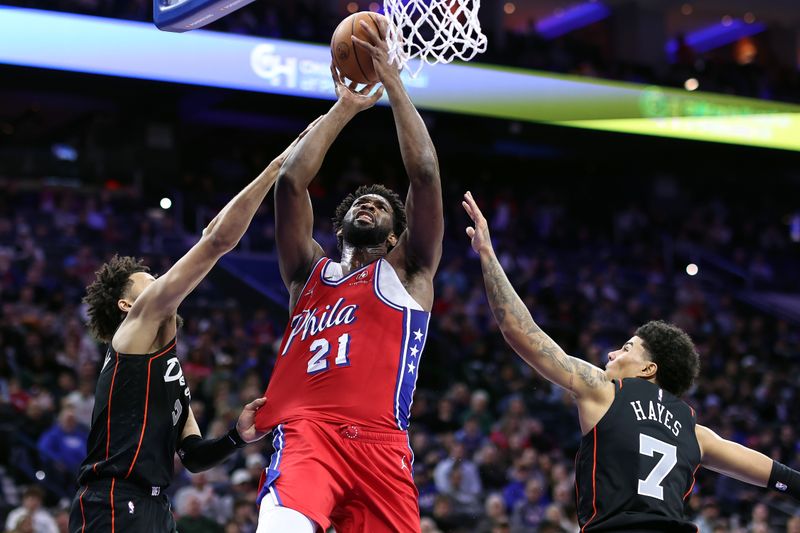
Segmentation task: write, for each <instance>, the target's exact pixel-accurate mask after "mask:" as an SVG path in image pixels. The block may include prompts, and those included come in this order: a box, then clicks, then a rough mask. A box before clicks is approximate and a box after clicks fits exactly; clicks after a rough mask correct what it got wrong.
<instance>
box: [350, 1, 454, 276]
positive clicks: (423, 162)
mask: <svg viewBox="0 0 800 533" xmlns="http://www.w3.org/2000/svg"><path fill="white" fill-rule="evenodd" d="M378 20H379V27H378V30H379V31H380V33H378V31H376V29H375V27H374V26H372V25H370V24H367V23H366V22H364V21H361V26H362V28H363V29H364V30H365V31H366V33H367V35H368V36H369V42H366V41H363V40H361V39H359V38H357V37H353V42H354V43H355V44H356V46H359V47H360V48H362V49H364V50H367V51H368V52H369V53H370V55H371V56H372V62H373V64H374V65H375V73H376V74H377V75H378V77H379V79H380V80H381V83H383V86H384V87H386V92H387V94H388V95H389V102H390V103H391V106H392V113H393V114H394V122H395V126H396V128H397V138H398V141H399V142H400V153H401V155H402V156H403V164H404V165H405V169H406V173H407V174H408V178H409V181H410V182H411V185H410V187H409V190H408V196H407V197H406V215H407V217H408V229H407V230H406V232H405V234H404V235H402V236H400V242H399V243H398V246H397V251H398V252H400V253H405V254H407V255H408V257H407V258H406V264H408V265H409V266H410V267H411V268H413V269H422V270H425V271H427V272H428V273H429V274H430V277H431V278H432V277H433V274H434V273H435V272H436V269H437V267H438V266H439V260H440V259H441V257H442V238H443V236H444V215H443V208H442V184H441V180H440V178H439V160H438V158H437V156H436V149H435V148H434V146H433V141H432V140H431V137H430V135H429V133H428V129H427V128H426V127H425V122H423V120H422V117H420V115H419V113H418V112H417V109H416V108H415V107H414V104H413V103H412V102H411V98H409V96H408V93H407V92H406V89H405V87H404V86H403V82H402V80H401V79H400V72H399V71H398V70H397V67H395V66H394V65H391V64H389V60H388V45H387V44H386V40H385V36H386V25H387V22H386V19H384V18H383V17H379V18H378Z"/></svg>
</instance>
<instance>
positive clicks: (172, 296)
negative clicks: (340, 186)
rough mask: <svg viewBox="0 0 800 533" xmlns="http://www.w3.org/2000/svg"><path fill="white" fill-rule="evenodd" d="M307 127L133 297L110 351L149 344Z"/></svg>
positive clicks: (233, 236)
mask: <svg viewBox="0 0 800 533" xmlns="http://www.w3.org/2000/svg"><path fill="white" fill-rule="evenodd" d="M313 126H314V123H312V124H311V125H309V127H308V128H307V129H306V130H305V131H304V132H303V133H301V134H300V136H299V137H298V138H297V139H295V141H294V142H292V144H291V145H289V147H287V148H286V150H284V152H283V153H282V154H281V155H279V156H278V157H276V158H275V159H274V160H273V161H272V162H271V163H270V164H269V165H268V166H267V168H266V169H264V171H263V172H261V174H259V176H258V177H257V178H256V179H254V180H253V181H252V182H250V184H249V185H247V187H245V188H244V189H243V190H242V191H241V192H240V193H239V194H237V195H236V197H234V198H233V199H232V200H231V201H230V202H228V204H227V205H226V206H225V207H224V208H223V209H222V210H221V211H220V212H219V214H217V216H216V217H214V219H213V220H212V221H211V222H210V223H209V224H208V226H207V227H206V228H205V229H204V230H203V235H202V237H200V240H199V241H198V242H197V243H196V244H195V245H194V246H192V248H191V249H190V250H189V251H188V252H186V254H185V255H184V256H183V257H181V258H180V259H179V260H178V261H177V262H176V263H175V264H174V265H173V266H172V268H170V269H169V270H168V271H167V272H166V273H164V274H163V275H162V276H161V277H159V278H158V279H157V280H155V281H154V282H153V283H152V284H150V285H149V286H148V287H147V288H146V289H145V290H144V291H143V292H142V294H141V295H139V297H138V298H137V299H136V301H135V302H134V304H133V306H132V307H131V309H130V311H129V312H128V316H127V317H126V319H125V321H124V322H123V325H122V326H121V327H120V329H119V330H118V331H117V333H116V334H115V335H114V341H113V345H114V347H115V349H117V350H120V351H124V352H132V353H142V350H144V351H146V350H148V349H149V348H150V345H151V343H152V342H153V340H155V337H156V335H157V334H158V331H159V328H160V326H161V324H162V323H163V322H164V320H165V319H166V318H168V317H170V316H174V315H175V313H176V311H177V309H178V306H179V305H180V303H181V302H182V301H183V299H184V298H186V296H187V295H188V294H189V293H190V292H191V291H192V290H193V289H194V288H195V287H196V286H197V285H198V284H199V283H200V281H201V280H202V279H203V278H204V277H205V276H206V274H208V272H209V271H210V270H211V268H212V267H213V266H214V264H215V263H216V262H217V260H219V258H220V257H222V256H223V255H224V254H225V253H227V252H228V251H230V250H232V249H233V248H234V247H236V245H237V244H238V242H239V240H240V239H241V238H242V235H244V232H245V230H246V229H247V227H248V226H249V225H250V221H251V220H252V219H253V216H254V215H255V212H256V210H257V209H258V207H259V206H260V205H261V202H262V201H263V200H264V197H265V196H266V194H267V192H268V191H269V189H270V188H271V187H272V184H273V183H275V180H276V178H277V176H278V171H279V170H280V168H281V165H282V164H283V162H284V160H285V159H286V156H287V155H288V154H289V153H291V151H292V150H293V149H294V147H295V145H296V143H297V141H298V140H299V139H300V138H302V136H303V135H304V134H305V133H307V132H308V131H309V129H311V128H312V127H313Z"/></svg>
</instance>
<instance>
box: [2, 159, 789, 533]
mask: <svg viewBox="0 0 800 533" xmlns="http://www.w3.org/2000/svg"><path fill="white" fill-rule="evenodd" d="M367 167H368V165H364V164H362V163H359V161H358V160H357V159H353V160H350V162H349V163H347V164H346V165H345V166H344V170H343V171H341V172H337V173H336V175H335V176H328V175H323V176H322V177H321V178H320V179H319V180H317V181H316V182H315V183H314V186H313V187H312V189H311V193H312V197H313V201H314V204H315V211H316V212H317V215H318V216H317V217H316V229H315V237H316V238H317V240H318V241H319V242H320V243H321V244H322V245H323V247H324V248H325V249H326V250H327V252H328V253H329V255H331V256H333V257H338V254H337V252H336V241H335V238H334V235H333V231H332V227H331V223H330V221H329V220H328V219H327V217H326V215H332V214H333V211H334V207H335V205H336V204H337V203H338V202H339V200H340V199H341V198H342V197H343V196H344V194H345V193H346V192H349V191H350V190H352V189H353V188H355V187H356V186H357V185H358V184H361V183H364V182H367V181H370V180H371V177H370V175H371V172H369V171H367V170H366V168H367ZM369 168H372V167H369ZM443 168H444V171H443V172H444V176H443V179H444V183H445V208H446V218H447V224H446V226H447V232H446V236H445V244H444V251H445V254H444V258H443V261H442V264H441V267H440V270H439V273H438V275H437V277H436V280H435V285H436V300H435V303H434V309H433V319H432V321H431V328H432V329H431V337H430V340H429V342H428V345H427V347H426V353H425V354H424V357H423V359H424V361H423V362H422V367H423V371H422V373H421V375H420V382H419V384H418V388H417V392H416V395H415V400H414V403H413V407H412V425H411V444H412V447H413V449H414V452H415V462H414V478H415V481H416V484H417V486H418V488H419V493H420V499H419V502H420V509H421V513H422V528H423V531H424V532H426V533H434V532H454V533H459V532H464V533H466V532H485V533H500V532H523V531H540V532H575V531H578V527H577V521H576V515H575V492H574V462H573V461H574V455H575V451H576V449H577V445H578V442H579V438H580V432H579V425H578V421H577V417H576V411H575V407H574V405H573V403H572V400H571V398H570V397H569V395H568V394H565V393H564V392H563V391H562V390H560V389H558V388H556V387H551V386H550V385H549V384H548V383H546V382H545V381H544V380H542V379H541V378H539V377H538V376H536V374H535V373H534V372H533V371H532V370H531V369H530V368H528V367H527V366H525V365H524V364H523V363H521V361H520V360H519V359H518V358H517V357H516V355H515V354H513V352H511V351H510V349H509V348H508V347H507V346H506V344H505V343H504V341H503V339H502V337H501V336H500V335H499V334H498V331H497V329H496V326H495V324H494V321H493V320H492V319H491V315H490V311H489V309H488V307H487V305H486V301H485V296H484V293H483V285H482V282H481V278H480V268H479V264H478V262H477V260H476V258H475V256H474V254H472V252H471V251H470V248H469V245H468V243H467V241H466V239H465V238H464V235H463V228H464V226H465V225H466V218H465V216H464V215H463V213H462V212H461V207H460V203H459V198H460V194H461V193H462V192H463V190H462V189H463V188H464V187H467V186H469V187H470V188H471V190H472V191H473V193H474V194H475V196H476V198H477V199H478V201H479V202H480V204H481V205H482V206H483V207H484V210H485V213H486V215H487V217H488V219H489V221H490V225H491V229H492V231H493V237H494V239H495V246H496V249H497V252H498V255H499V257H500V260H501V262H502V264H503V265H504V267H505V268H506V270H507V272H508V274H509V277H510V279H511V281H512V283H513V284H514V286H515V287H516V288H517V289H518V290H519V292H520V294H521V295H522V297H523V299H524V300H525V303H526V304H527V305H528V307H529V308H530V309H531V310H532V313H533V316H534V318H535V319H536V320H537V322H538V323H539V324H540V325H541V326H542V327H543V329H545V330H546V331H547V332H549V333H550V334H551V336H553V337H554V338H555V339H556V340H557V341H558V342H559V343H560V344H561V345H562V346H563V347H564V348H565V349H566V350H567V351H568V352H570V353H572V354H575V355H578V356H581V357H583V358H585V359H587V360H589V361H591V362H593V363H595V364H597V365H600V366H602V365H603V364H604V361H605V358H606V354H607V353H608V351H610V350H612V349H615V348H617V347H618V346H619V345H621V344H622V343H623V342H625V340H627V339H628V338H629V337H630V335H631V334H632V332H633V330H634V329H635V328H636V327H637V326H638V325H640V324H641V323H643V322H645V321H647V320H649V319H655V318H663V319H667V320H670V321H672V322H674V323H676V324H678V325H680V326H681V327H682V328H684V329H685V330H686V331H688V332H689V333H690V334H691V335H692V337H693V339H694V340H695V342H696V343H697V346H698V349H699V351H700V354H701V358H702V374H701V378H700V380H699V382H698V384H697V386H696V387H695V388H693V389H692V390H691V391H690V393H689V397H688V398H687V400H688V401H689V402H690V403H691V404H692V405H693V406H694V408H695V409H696V411H697V412H698V417H699V422H700V423H703V424H707V425H709V426H710V427H712V428H713V429H715V430H717V431H718V432H719V433H720V434H721V435H723V436H724V437H726V438H729V439H732V440H735V441H737V442H740V443H742V444H744V445H747V446H750V447H752V448H755V449H758V450H761V451H763V452H764V453H767V454H768V455H770V456H771V457H773V458H775V459H777V460H780V461H782V462H783V463H785V464H787V465H790V466H792V467H794V468H800V455H799V454H798V451H800V450H799V449H798V436H797V432H796V429H795V428H797V427H798V422H800V420H798V419H799V418H800V415H799V414H798V413H796V412H795V409H794V406H796V405H797V403H798V399H799V398H798V392H799V391H800V380H798V376H800V372H798V371H799V370H800V368H799V367H800V334H798V332H797V328H796V324H792V323H791V322H789V321H788V320H787V319H786V318H784V317H782V316H781V315H780V314H778V315H771V314H764V313H761V312H758V311H756V310H754V309H753V308H752V307H750V306H749V305H747V304H746V303H743V302H742V301H741V300H740V299H738V298H737V297H736V296H737V294H738V293H739V291H742V290H754V289H755V290H758V289H768V290H772V291H776V290H794V291H796V290H797V289H798V284H800V280H798V279H797V277H796V276H795V275H792V274H791V273H792V272H796V271H797V267H798V263H800V254H799V253H798V251H799V250H800V248H798V242H797V241H798V240H800V235H797V236H796V237H797V238H796V239H795V235H794V234H793V233H791V231H790V230H789V227H788V226H787V223H786V222H787V221H786V220H785V219H784V216H785V215H786V212H784V211H781V207H780V206H781V205H782V204H781V200H780V199H776V198H775V195H774V191H771V190H769V189H764V191H763V192H762V194H761V195H760V196H759V195H758V194H753V193H752V191H751V190H737V189H736V188H725V187H718V188H715V191H716V192H715V194H713V195H708V196H707V197H706V196H705V195H703V194H698V193H697V191H696V190H695V189H693V185H692V184H691V183H688V182H686V181H682V180H679V179H677V178H672V177H669V176H664V175H660V176H657V177H655V176H654V177H652V179H648V180H645V181H647V183H648V184H649V185H648V186H647V187H645V188H644V189H642V188H633V187H631V188H629V189H626V188H625V187H616V188H614V189H615V190H614V192H613V194H614V196H613V198H612V197H611V196H609V195H610V194H611V193H610V192H609V191H608V190H607V191H606V192H605V195H606V196H600V195H599V194H594V193H593V191H592V190H591V187H592V185H591V184H590V183H588V182H585V181H581V179H579V178H575V179H574V180H567V181H566V182H565V181H564V180H559V179H555V180H551V181H547V180H545V179H544V178H540V179H539V181H538V183H537V184H536V185H535V188H534V186H533V185H532V184H528V185H526V184H525V183H526V182H524V181H523V180H521V179H519V180H517V181H516V183H517V185H516V186H515V187H514V188H510V187H505V188H497V187H496V186H495V185H493V183H492V180H491V178H490V177H484V178H483V179H481V178H477V179H474V180H473V181H472V182H469V183H466V182H459V181H458V180H457V177H460V176H467V175H469V174H468V172H466V171H462V170H458V171H457V170H455V169H449V168H448V165H447V164H445V165H444V166H443ZM372 170H376V169H374V168H372ZM384 170H385V169H381V170H380V173H381V175H382V176H383V177H384V178H385V179H386V180H387V181H388V183H387V184H388V185H391V186H394V187H395V188H396V189H397V190H399V191H401V192H402V190H403V188H404V187H405V185H404V180H403V179H401V178H398V177H394V176H396V175H397V173H396V172H395V173H394V174H392V173H390V172H388V171H387V172H384ZM469 170H471V171H475V170H476V169H474V168H473V169H469ZM517 172H518V173H520V172H521V171H517ZM517 177H520V176H517ZM506 178H507V180H508V181H507V183H512V182H515V179H516V178H515V176H514V175H513V174H511V175H508V176H506ZM459 179H460V178H459ZM464 179H465V180H466V178H464ZM232 187H233V185H232V184H231V183H227V184H222V183H220V184H217V186H216V188H214V186H211V189H209V190H206V191H205V192H204V193H202V194H201V192H202V188H197V187H194V188H191V187H188V186H187V187H184V188H183V190H185V191H189V190H194V191H195V192H194V193H193V194H192V195H189V194H187V195H186V196H184V197H183V198H182V199H176V200H180V202H177V203H181V205H183V209H184V211H188V212H192V213H195V212H201V211H203V210H205V211H208V212H210V213H211V214H213V212H214V210H215V209H217V208H219V207H220V206H221V202H224V201H225V200H227V198H229V197H230V196H231V195H232V193H233V192H234V191H233V190H232V189H231V188H232ZM698 187H699V186H698ZM228 189H231V190H228ZM574 190H583V191H584V193H585V194H583V195H575V194H574ZM198 191H200V192H198ZM151 200H152V199H147V198H144V197H143V196H142V194H141V192H140V191H139V190H138V189H136V188H135V187H131V188H127V187H113V188H106V189H103V190H98V189H90V188H76V187H64V186H59V185H46V184H42V183H41V182H30V181H22V180H16V181H8V182H0V349H2V351H3V357H0V516H5V518H4V524H5V529H6V531H9V532H11V531H14V532H17V531H19V532H23V531H34V532H37V533H38V532H50V531H66V529H65V524H66V520H67V513H66V509H67V508H68V505H69V499H70V498H71V497H72V495H73V494H74V490H75V488H76V486H75V474H76V471H77V468H78V465H79V464H80V461H81V460H82V458H83V456H84V453H85V446H86V436H87V428H88V425H89V423H90V419H91V412H92V407H93V391H94V387H95V380H96V376H97V373H98V371H99V367H100V363H101V360H102V356H103V353H104V350H105V347H104V346H100V345H98V344H97V343H95V342H94V341H93V340H92V339H91V338H89V336H88V334H87V331H86V328H85V326H84V319H85V310H84V309H83V307H82V305H81V303H80V299H81V297H82V295H83V290H84V287H85V286H86V284H87V283H89V282H90V281H91V280H92V278H93V273H94V272H95V270H96V269H97V268H98V266H99V265H100V264H101V263H102V262H103V261H104V260H105V259H106V258H108V257H109V256H110V255H111V254H113V253H114V252H119V253H122V254H134V255H137V256H143V257H145V258H146V260H147V263H148V264H149V265H150V266H151V267H152V269H153V271H154V272H163V271H164V270H165V269H167V268H168V267H169V265H170V264H171V262H172V261H174V260H175V259H176V258H177V257H179V256H180V255H181V254H182V253H183V251H185V249H186V248H187V247H188V246H190V245H191V244H192V242H193V241H194V239H196V234H197V230H198V229H202V228H193V227H185V226H186V225H185V224H184V222H183V219H181V218H180V217H177V216H175V215H174V214H173V213H172V212H171V211H167V210H160V209H155V210H154V209H150V206H151V205H153V204H152V201H151ZM786 201H789V199H786ZM776 202H777V204H778V205H777V206H776ZM242 247H243V248H245V249H246V251H247V252H248V255H254V256H257V257H263V265H262V268H263V269H275V270H276V269H277V266H276V264H275V262H274V255H272V253H273V252H274V220H273V215H272V208H271V202H270V201H267V202H265V204H264V206H263V207H262V209H261V211H260V212H259V214H258V215H257V216H256V218H255V220H254V222H253V225H252V226H251V228H250V230H249V231H248V234H247V238H246V239H245V242H244V243H243V245H242ZM698 250H702V251H703V255H702V256H700V258H699V259H696V258H695V256H696V254H697V253H698ZM690 260H695V261H696V262H697V264H698V265H699V269H700V270H699V273H698V275H697V276H694V277H693V276H689V275H688V274H687V273H686V271H685V269H684V267H685V265H686V263H687V262H688V261H690ZM220 268H221V267H218V268H217V269H216V271H219V270H220ZM216 271H215V272H216ZM266 277H267V276H266V275H265V278H266ZM273 278H275V276H273ZM273 278H269V280H272V281H269V280H268V283H273V282H274V279H273ZM225 283H226V281H225V280H223V279H221V278H220V277H219V276H218V275H217V274H215V273H212V275H211V276H210V277H209V279H208V280H206V281H205V282H203V283H202V284H201V285H200V286H199V287H198V289H197V290H196V291H195V293H194V294H193V295H192V296H191V297H190V298H189V299H188V300H187V301H186V303H185V304H184V305H183V306H182V308H181V311H180V312H181V315H182V316H183V317H184V319H185V325H184V327H183V329H182V330H181V332H180V333H179V347H178V354H179V356H180V357H181V358H182V365H183V371H184V374H185V375H186V376H187V379H188V380H189V382H190V385H191V388H192V391H193V394H192V398H193V401H192V408H193V410H194V413H195V416H196V417H197V420H198V423H199V424H200V427H201V429H202V430H203V433H204V435H206V436H211V437H213V436H218V435H221V434H223V433H224V432H225V431H227V429H228V428H229V427H230V426H231V424H232V423H233V421H234V420H235V418H236V416H237V415H238V413H239V410H240V409H241V406H242V405H243V404H244V403H245V402H248V401H250V400H251V399H253V398H255V397H258V396H260V395H261V393H262V392H263V390H264V387H265V385H266V383H267V380H268V378H269V375H270V370H271V367H272V363H273V361H274V356H275V350H276V343H278V342H279V341H280V336H281V334H282V329H283V327H284V325H285V320H286V311H285V309H281V308H280V307H279V306H277V304H276V302H274V301H270V300H269V299H268V298H266V297H265V298H263V303H261V304H256V305H252V306H251V305H247V306H245V305H241V301H242V299H243V298H244V292H245V291H244V289H242V287H241V286H239V288H238V292H237V290H233V289H231V285H230V284H225ZM275 291H276V292H277V293H280V288H279V287H277V288H275ZM259 301H260V300H259ZM271 453H272V449H271V442H270V440H269V439H264V440H262V441H261V442H259V443H258V444H256V445H252V446H249V447H247V448H246V449H244V450H242V451H241V452H238V453H237V454H236V455H235V456H234V457H232V458H231V459H230V460H228V461H227V462H225V463H224V464H223V465H221V466H219V467H216V468H215V469H213V470H211V471H209V472H206V473H203V474H196V475H190V474H189V473H187V472H186V471H185V470H184V469H183V468H182V466H181V465H180V462H179V461H176V477H175V482H174V483H173V485H172V486H171V487H170V488H169V494H170V496H171V497H172V502H173V506H174V510H175V514H176V516H177V518H178V529H179V530H180V531H181V532H182V533H192V532H214V531H225V532H229V533H235V532H239V533H252V532H253V531H255V521H256V509H255V506H254V503H253V502H254V499H255V492H256V487H257V482H258V478H259V475H260V472H261V471H262V469H263V468H264V466H265V465H266V464H267V462H268V459H269V456H270V454H271ZM690 505H691V510H690V512H691V515H692V517H693V519H694V520H695V521H696V523H697V525H698V527H699V530H700V532H701V533H709V532H722V531H732V532H771V531H787V532H798V531H800V518H798V517H797V516H795V515H796V513H797V512H798V510H800V509H798V507H797V506H796V505H795V503H794V502H793V501H791V500H788V499H787V498H784V497H779V496H775V495H774V493H768V492H766V491H764V490H761V489H756V488H752V487H749V486H747V485H744V484H742V483H739V482H736V481H733V480H731V479H727V478H722V477H718V476H716V475H714V474H711V473H709V472H703V471H701V472H700V473H699V475H698V478H697V483H696V485H695V488H694V495H693V497H692V498H691V503H690Z"/></svg>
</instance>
